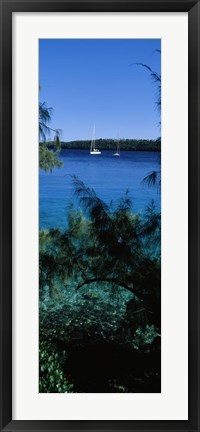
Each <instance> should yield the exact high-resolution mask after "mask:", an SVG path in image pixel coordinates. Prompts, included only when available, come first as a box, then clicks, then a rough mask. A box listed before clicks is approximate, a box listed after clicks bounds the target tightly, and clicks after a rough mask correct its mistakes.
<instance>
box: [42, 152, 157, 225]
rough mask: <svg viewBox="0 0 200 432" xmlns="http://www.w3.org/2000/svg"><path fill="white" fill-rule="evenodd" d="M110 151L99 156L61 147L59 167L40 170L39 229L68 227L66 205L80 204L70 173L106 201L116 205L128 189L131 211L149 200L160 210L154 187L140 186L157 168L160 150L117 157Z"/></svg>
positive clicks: (141, 207) (140, 207)
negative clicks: (51, 169) (61, 163)
mask: <svg viewBox="0 0 200 432" xmlns="http://www.w3.org/2000/svg"><path fill="white" fill-rule="evenodd" d="M113 153H114V152H113V151H110V150H104V151H102V154H101V155H90V153H89V151H88V150H62V151H61V154H60V159H61V160H62V161H63V163H64V166H63V167H62V168H59V169H55V170H53V172H52V173H45V172H44V171H42V170H40V193H39V199H40V228H52V227H57V228H62V229H64V228H65V227H66V226H67V212H68V207H69V204H70V203H73V204H74V206H75V207H76V208H77V207H78V206H79V204H78V201H77V198H76V197H75V195H74V188H73V183H72V177H71V176H72V175H73V174H75V175H76V176H78V177H79V179H80V180H82V181H83V182H84V183H85V185H86V186H88V187H90V188H93V189H94V190H95V191H96V193H97V195H98V196H99V197H100V198H101V199H103V200H104V201H105V202H106V203H109V202H110V201H113V202H114V203H116V204H118V203H119V200H120V198H121V197H122V196H123V195H124V194H125V192H126V191H127V190H128V191H129V197H130V198H131V200H132V208H133V211H135V212H141V213H143V212H144V210H145V208H146V207H147V205H148V204H149V203H150V202H151V201H152V200H154V202H155V205H156V209H157V210H158V211H160V194H159V193H158V191H157V188H156V187H154V188H152V187H151V188H148V187H147V186H144V185H142V180H143V179H144V177H145V176H147V175H148V174H149V173H150V172H151V171H153V170H160V153H157V152H129V151H121V155H120V157H113Z"/></svg>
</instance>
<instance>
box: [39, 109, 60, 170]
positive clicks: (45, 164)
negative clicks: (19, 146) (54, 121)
mask: <svg viewBox="0 0 200 432" xmlns="http://www.w3.org/2000/svg"><path fill="white" fill-rule="evenodd" d="M51 118H52V108H48V107H47V106H46V104H45V102H43V103H42V102H40V103H39V139H40V146H39V165H40V168H41V169H43V170H44V171H46V172H47V171H52V169H53V168H59V167H61V166H62V165H63V163H62V162H61V161H60V160H59V159H58V157H59V153H60V148H61V144H60V134H61V131H60V130H59V129H52V128H51V127H50V126H49V123H50V122H51ZM52 132H53V133H54V141H53V142H52V149H53V150H56V151H51V150H50V149H49V148H48V146H47V143H46V137H47V136H49V135H50V134H51V133H52Z"/></svg>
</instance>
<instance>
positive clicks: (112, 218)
mask: <svg viewBox="0 0 200 432" xmlns="http://www.w3.org/2000/svg"><path fill="white" fill-rule="evenodd" d="M73 182H74V187H75V193H76V196H77V198H78V199H79V203H80V206H81V207H82V208H83V211H84V214H85V215H84V216H83V214H82V213H81V212H80V211H78V212H76V211H75V210H74V209H73V207H72V208H71V210H70V212H69V224H68V229H66V231H64V232H61V231H59V230H50V231H48V232H41V233H40V288H41V295H42V291H43V292H44V288H45V287H48V290H49V296H50V298H51V299H53V297H55V287H56V283H55V282H56V281H58V280H59V281H60V285H62V289H63V292H64V291H66V290H68V289H69V288H70V287H71V286H74V287H76V290H77V291H79V290H80V289H81V290H83V288H84V287H87V286H88V287H92V286H98V285H99V286H102V284H103V286H105V287H110V290H111V288H112V290H111V291H112V292H113V290H114V289H115V288H113V287H122V288H124V289H125V290H127V291H129V292H130V293H132V294H133V295H134V296H135V297H137V299H138V301H140V302H141V304H142V305H143V307H144V308H146V309H147V310H148V309H150V310H151V312H152V314H153V316H154V315H157V318H156V323H159V307H160V280H161V278H160V214H156V213H155V208H154V204H153V203H152V204H151V205H150V206H149V207H148V208H147V211H146V214H145V216H144V218H141V216H140V215H137V214H136V215H135V214H133V213H132V208H131V201H130V199H129V197H128V194H126V195H125V197H124V198H123V199H121V201H120V203H119V204H118V206H117V207H116V208H115V209H114V208H113V205H110V206H109V205H107V204H105V203H104V202H103V201H102V200H101V199H100V198H99V197H97V195H96V193H95V191H94V190H93V189H90V188H87V187H86V186H85V185H84V183H83V182H81V181H80V180H79V179H78V178H77V177H73ZM53 293H54V294H53Z"/></svg>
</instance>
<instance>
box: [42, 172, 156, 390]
mask: <svg viewBox="0 0 200 432" xmlns="http://www.w3.org/2000/svg"><path fill="white" fill-rule="evenodd" d="M73 182H74V189H75V194H76V196H77V199H78V200H79V204H80V209H79V210H75V209H74V208H73V206H70V208H69V211H68V222H67V225H66V226H67V228H66V230H65V231H60V230H58V229H51V230H48V231H41V232H40V392H160V391H161V387H160V386H161V381H160V376H161V358H160V332H161V304H160V302H161V298H160V297H161V290H160V283H161V274H160V272H161V265H160V260H161V257H160V214H157V213H156V212H155V208H154V204H153V203H151V204H150V205H149V207H148V208H147V209H146V213H145V215H144V216H143V217H141V215H138V214H134V213H133V211H132V203H131V201H130V199H129V196H128V193H127V194H126V195H125V196H124V197H123V198H122V199H121V201H120V203H118V205H116V206H115V205H114V204H113V203H111V204H110V205H107V204H105V203H104V202H103V201H102V200H101V199H99V197H98V196H97V195H96V193H95V191H94V190H92V189H89V188H87V187H86V186H85V185H84V184H83V182H81V181H80V180H79V179H78V178H77V177H75V176H74V177H73Z"/></svg>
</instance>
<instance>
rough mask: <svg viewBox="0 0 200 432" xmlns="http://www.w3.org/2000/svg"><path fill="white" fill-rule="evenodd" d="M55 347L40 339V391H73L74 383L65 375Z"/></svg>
mask: <svg viewBox="0 0 200 432" xmlns="http://www.w3.org/2000/svg"><path fill="white" fill-rule="evenodd" d="M60 357H61V356H59V354H58V352H57V350H56V349H55V347H54V346H53V345H52V344H51V343H50V342H46V341H40V349H39V361H40V363H39V364H40V380H39V392H40V393H72V392H73V385H72V384H69V382H68V381H67V379H66V378H65V377H64V374H63V371H62V367H61V363H62V362H61V361H60Z"/></svg>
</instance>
